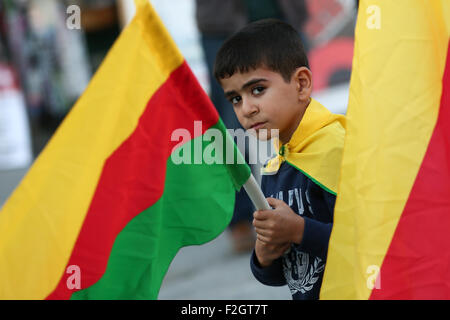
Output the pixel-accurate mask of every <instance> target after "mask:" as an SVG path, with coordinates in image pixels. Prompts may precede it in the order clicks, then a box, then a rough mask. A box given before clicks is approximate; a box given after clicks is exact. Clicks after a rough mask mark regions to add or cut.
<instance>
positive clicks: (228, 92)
mask: <svg viewBox="0 0 450 320" xmlns="http://www.w3.org/2000/svg"><path fill="white" fill-rule="evenodd" d="M263 81H267V79H265V78H257V79H252V80H249V81H247V82H246V83H244V85H243V86H242V88H241V90H245V89H247V88H248V87H250V86H252V85H254V84H256V83H258V82H263ZM234 94H236V91H234V90H233V91H227V92H225V96H227V97H228V96H232V95H234Z"/></svg>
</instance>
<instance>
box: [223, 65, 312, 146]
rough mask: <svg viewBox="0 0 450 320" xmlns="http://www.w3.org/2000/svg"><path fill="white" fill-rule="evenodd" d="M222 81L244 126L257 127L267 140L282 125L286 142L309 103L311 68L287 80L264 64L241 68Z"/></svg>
mask: <svg viewBox="0 0 450 320" xmlns="http://www.w3.org/2000/svg"><path fill="white" fill-rule="evenodd" d="M221 85H222V88H223V89H224V92H225V96H226V97H227V99H228V100H229V101H230V102H231V104H232V105H233V108H234V111H235V113H236V116H237V118H238V120H239V122H240V123H241V125H242V126H243V127H244V129H246V130H248V129H255V130H256V133H257V136H258V138H259V139H263V140H265V138H267V139H271V138H272V137H271V129H278V130H279V138H280V140H281V142H282V143H286V142H288V141H289V139H290V137H291V136H292V134H293V133H294V131H295V129H296V128H297V126H298V124H299V123H300V120H301V119H302V117H303V114H304V112H305V110H306V107H307V105H308V104H309V99H310V98H309V96H310V93H311V72H310V71H309V70H308V69H307V68H303V67H302V68H299V69H297V71H296V72H294V74H293V75H292V78H291V81H290V82H289V83H287V82H286V81H285V80H284V78H283V77H282V76H281V74H279V73H278V72H274V71H271V70H269V69H267V68H264V67H261V68H257V69H255V70H251V71H249V72H246V73H239V72H237V73H235V74H233V75H232V76H231V77H228V78H224V79H222V80H221ZM263 129H266V132H267V136H266V135H265V132H264V131H265V130H263Z"/></svg>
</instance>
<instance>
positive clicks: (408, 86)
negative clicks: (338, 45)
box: [321, 0, 450, 299]
mask: <svg viewBox="0 0 450 320" xmlns="http://www.w3.org/2000/svg"><path fill="white" fill-rule="evenodd" d="M449 35H450V2H449V1H447V0H433V1H422V0H400V1H389V0H385V1H376V2H374V1H364V0H362V1H360V4H359V14H358V21H357V26H356V34H355V39H356V40H355V41H356V42H355V53H354V59H353V72H352V77H351V83H350V97H349V106H348V111H347V136H346V140H345V147H344V154H343V163H342V170H341V178H340V184H339V191H338V198H337V202H336V208H335V215H334V225H333V230H332V233H331V238H330V243H329V249H328V250H329V251H328V258H327V266H326V270H325V275H324V281H323V284H322V289H321V298H322V299H449V298H450V276H449V274H448V266H449V261H450V237H449V236H448V234H449V233H448V230H449V228H450V58H449V50H448V48H449Z"/></svg>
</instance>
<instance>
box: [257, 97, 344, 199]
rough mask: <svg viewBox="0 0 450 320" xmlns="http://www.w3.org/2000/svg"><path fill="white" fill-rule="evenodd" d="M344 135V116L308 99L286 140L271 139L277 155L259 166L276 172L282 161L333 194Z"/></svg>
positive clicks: (266, 172) (334, 192)
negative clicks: (300, 119)
mask: <svg viewBox="0 0 450 320" xmlns="http://www.w3.org/2000/svg"><path fill="white" fill-rule="evenodd" d="M344 137H345V117H344V116H343V115H338V114H333V113H331V112H330V111H329V110H328V109H326V108H325V107H324V106H323V105H321V104H320V103H319V102H318V101H317V100H315V99H311V102H310V104H309V105H308V108H306V111H305V114H304V115H303V118H302V121H301V122H300V124H299V126H298V127H297V129H296V130H295V132H294V133H293V134H292V137H291V139H290V141H289V142H287V143H285V144H283V145H281V147H280V144H281V142H280V141H279V140H277V139H276V140H274V147H275V151H276V152H277V155H276V156H275V157H274V158H272V159H270V160H269V162H268V163H267V165H266V166H265V167H264V168H263V169H262V170H261V171H262V174H269V175H270V174H274V173H276V172H277V171H278V170H279V168H280V166H281V164H282V163H283V162H284V161H286V162H287V163H289V165H291V166H293V167H295V168H296V169H297V170H300V171H301V172H303V173H304V174H305V175H307V176H308V177H309V178H310V179H312V180H313V181H314V182H315V183H316V184H318V185H319V186H320V187H322V188H323V189H325V190H326V191H328V192H330V193H332V194H334V195H336V191H337V184H338V181H339V166H340V164H341V160H342V147H343V144H344Z"/></svg>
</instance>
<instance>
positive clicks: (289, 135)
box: [280, 97, 311, 145]
mask: <svg viewBox="0 0 450 320" xmlns="http://www.w3.org/2000/svg"><path fill="white" fill-rule="evenodd" d="M310 103H311V97H310V98H309V101H308V103H307V104H306V107H305V108H303V110H302V111H303V112H300V113H299V114H298V117H297V120H296V121H295V125H294V126H293V127H292V128H291V129H290V130H289V132H287V133H286V135H284V136H281V135H280V142H281V144H282V145H283V144H286V143H288V142H289V141H290V140H291V138H292V135H293V134H294V132H295V131H296V130H297V128H298V126H299V125H300V122H301V121H302V119H303V116H304V115H305V112H306V109H307V108H308V106H309V104H310Z"/></svg>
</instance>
